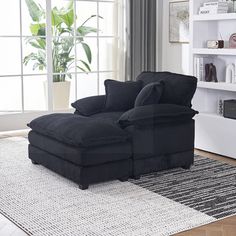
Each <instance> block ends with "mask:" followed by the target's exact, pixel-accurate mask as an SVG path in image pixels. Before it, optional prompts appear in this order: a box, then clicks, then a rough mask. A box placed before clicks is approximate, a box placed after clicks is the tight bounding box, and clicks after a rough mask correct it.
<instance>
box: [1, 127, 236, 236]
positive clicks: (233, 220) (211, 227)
mask: <svg viewBox="0 0 236 236" xmlns="http://www.w3.org/2000/svg"><path fill="white" fill-rule="evenodd" d="M15 136H24V137H25V136H27V131H18V132H11V133H0V139H1V138H7V137H15ZM196 154H199V155H202V156H205V157H208V158H212V159H215V160H218V161H222V162H225V163H229V164H231V165H235V166H236V160H234V159H230V158H226V157H223V156H219V155H215V154H212V153H207V152H203V151H200V150H196ZM26 235H27V234H26V233H25V232H23V231H22V230H20V229H19V228H18V227H17V226H16V225H14V224H13V223H12V222H11V221H9V220H8V219H6V218H5V217H4V216H2V215H1V214H0V236H26ZM52 236H56V235H52ZM153 236H156V235H153ZM175 236H236V216H233V217H229V218H226V219H224V220H221V221H217V222H215V223H212V224H208V225H205V226H202V227H199V228H195V229H192V230H189V231H186V232H182V233H179V234H176V235H175Z"/></svg>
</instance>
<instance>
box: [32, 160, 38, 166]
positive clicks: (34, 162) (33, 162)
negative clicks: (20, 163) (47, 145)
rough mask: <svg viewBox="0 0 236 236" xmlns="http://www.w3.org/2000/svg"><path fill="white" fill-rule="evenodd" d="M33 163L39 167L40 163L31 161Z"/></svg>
mask: <svg viewBox="0 0 236 236" xmlns="http://www.w3.org/2000/svg"><path fill="white" fill-rule="evenodd" d="M31 162H32V164H34V165H39V163H37V162H36V161H34V160H32V159H31Z"/></svg>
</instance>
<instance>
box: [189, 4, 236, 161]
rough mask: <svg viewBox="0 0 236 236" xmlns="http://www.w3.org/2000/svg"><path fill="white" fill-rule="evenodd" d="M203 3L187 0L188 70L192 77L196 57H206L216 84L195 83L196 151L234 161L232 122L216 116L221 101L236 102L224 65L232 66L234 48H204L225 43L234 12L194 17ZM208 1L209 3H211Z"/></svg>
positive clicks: (235, 28) (235, 22) (235, 128)
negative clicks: (209, 42)
mask: <svg viewBox="0 0 236 236" xmlns="http://www.w3.org/2000/svg"><path fill="white" fill-rule="evenodd" d="M204 2H210V1H207V0H190V71H191V73H192V74H194V61H195V59H194V58H196V57H208V59H209V61H210V62H211V63H213V64H214V65H216V67H217V74H218V80H219V83H214V82H205V81H199V82H198V89H197V92H196V95H195V97H194V100H193V107H194V108H195V109H196V110H198V111H199V112H200V114H199V115H198V116H197V117H196V119H195V120H196V139H195V146H196V148H199V149H202V150H206V151H210V152H214V153H218V154H221V155H225V156H229V157H232V158H236V145H235V140H236V120H233V119H228V118H224V117H223V116H222V114H219V102H220V101H221V100H227V99H236V84H234V83H226V77H225V75H226V66H227V65H228V64H231V63H236V49H232V48H228V47H229V45H228V43H226V44H225V48H223V49H208V48H207V45H206V42H207V40H219V39H223V40H224V41H225V42H228V40H229V38H230V36H231V35H232V34H233V33H236V13H225V14H214V15H213V14H209V15H208V14H205V15H198V13H199V8H200V7H201V6H202V5H203V3H204ZM211 2H212V1H211Z"/></svg>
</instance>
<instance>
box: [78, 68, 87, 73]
mask: <svg viewBox="0 0 236 236" xmlns="http://www.w3.org/2000/svg"><path fill="white" fill-rule="evenodd" d="M77 68H78V69H80V70H81V71H83V72H85V73H88V72H87V70H85V69H84V68H82V67H80V66H77Z"/></svg>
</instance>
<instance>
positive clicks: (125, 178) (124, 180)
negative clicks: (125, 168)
mask: <svg viewBox="0 0 236 236" xmlns="http://www.w3.org/2000/svg"><path fill="white" fill-rule="evenodd" d="M128 179H129V177H127V176H125V177H122V178H119V180H120V181H121V182H126V181H128Z"/></svg>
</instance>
